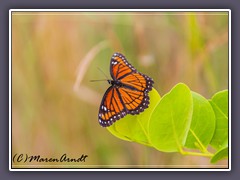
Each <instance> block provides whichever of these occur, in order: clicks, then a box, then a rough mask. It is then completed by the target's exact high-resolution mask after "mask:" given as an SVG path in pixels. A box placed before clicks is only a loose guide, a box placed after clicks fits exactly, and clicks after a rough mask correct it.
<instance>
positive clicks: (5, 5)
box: [0, 0, 240, 180]
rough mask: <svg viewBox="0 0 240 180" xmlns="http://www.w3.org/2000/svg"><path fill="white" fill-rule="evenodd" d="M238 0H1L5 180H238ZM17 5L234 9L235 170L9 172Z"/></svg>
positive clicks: (0, 116)
mask: <svg viewBox="0 0 240 180" xmlns="http://www.w3.org/2000/svg"><path fill="white" fill-rule="evenodd" d="M239 5H240V4H239V2H238V1H229V0H211V1H209V0H202V1H192V0H182V1H179V0H169V1H156V0H148V1H145V0H132V1H128V2H122V1H116V2H114V1H109V0H102V1H101V2H100V1H98V0H88V1H87V2H85V1H84V0H83V1H78V2H76V1H74V0H68V1H64V0H51V1H48V0H41V1H38V2H36V1H31V0H21V1H14V0H1V1H0V39H1V41H0V47H1V48H0V107H1V108H0V120H1V121H0V123H1V124H0V142H1V150H0V177H1V178H3V179H8V178H11V179H18V180H23V179H24V180H25V179H27V178H29V179H42V178H48V177H49V178H51V179H58V180H61V179H66V178H69V177H70V178H71V179H79V178H98V179H101V178H102V179H103V178H104V179H106V178H108V179H115V180H118V179H121V180H122V179H124V178H129V179H130V178H131V179H138V180H139V179H146V178H149V177H151V179H159V178H163V179H164V178H170V179H173V178H176V179H178V178H180V177H181V176H182V177H183V178H184V179H195V180H198V179H199V180H202V179H203V178H209V179H210V178H211V179H213V180H214V179H216V180H225V179H226V178H230V179H233V178H234V179H238V178H239V175H240V173H239V171H238V170H239V169H240V164H239V162H238V160H239V152H240V143H239V140H238V137H240V131H239V129H238V128H239V127H240V121H239V120H238V118H237V117H239V116H240V111H239V106H238V105H239V101H240V95H239V91H237V90H238V89H239V87H240V82H239V81H238V79H237V77H240V71H239V70H238V69H239V67H240V61H239V57H240V51H239V50H238V47H240V41H238V40H239V39H240V36H239V32H240V22H239V21H238V18H237V17H239V16H240V8H239ZM14 8H22V9H26V8H62V9H63V8H69V9H71V8H89V9H90V8H150V9H151V8H156V9H166V8H168V9H173V8H185V9H186V8H213V9H214V8H218V9H231V12H232V20H231V21H232V27H231V31H232V33H231V36H232V42H231V54H232V55H231V67H232V69H231V80H232V82H231V88H232V89H231V90H232V92H231V97H234V98H232V101H231V109H232V114H231V119H232V132H231V135H232V160H231V163H232V167H231V169H232V171H231V172H210V173H208V172H207V173H206V172H205V173H203V172H180V173H179V172H154V173H153V172H131V173H130V172H78V173H77V172H76V173H71V174H70V172H65V173H61V174H59V173H60V172H30V173H29V172H9V170H8V167H9V158H8V157H9V156H8V154H9V151H8V135H9V134H8V129H9V127H8V125H9V123H8V114H9V111H8V110H9V109H8V94H9V89H8V83H9V82H8V52H9V51H8V10H9V9H14Z"/></svg>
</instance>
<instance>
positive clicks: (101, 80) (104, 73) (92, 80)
mask: <svg viewBox="0 0 240 180" xmlns="http://www.w3.org/2000/svg"><path fill="white" fill-rule="evenodd" d="M98 70H99V71H101V72H102V73H103V75H104V76H105V77H106V79H96V80H90V82H96V81H108V79H109V78H108V77H107V75H106V74H105V73H104V72H103V71H102V70H101V69H100V68H99V67H98Z"/></svg>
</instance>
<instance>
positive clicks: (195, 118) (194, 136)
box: [185, 92, 215, 150]
mask: <svg viewBox="0 0 240 180" xmlns="http://www.w3.org/2000/svg"><path fill="white" fill-rule="evenodd" d="M192 97H193V115H192V122H191V127H190V131H189V132H188V137H187V141H186V144H185V147H187V148H193V149H199V147H200V148H201V147H202V146H204V149H206V147H207V145H208V144H209V143H210V141H211V139H212V137H213V133H214V130H215V114H214V111H213V109H212V106H211V104H210V103H209V102H208V100H207V99H205V98H204V97H203V96H201V95H200V94H198V93H195V92H192ZM196 144H197V146H196ZM200 150H202V149H200Z"/></svg>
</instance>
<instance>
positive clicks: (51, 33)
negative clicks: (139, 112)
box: [12, 12, 229, 168]
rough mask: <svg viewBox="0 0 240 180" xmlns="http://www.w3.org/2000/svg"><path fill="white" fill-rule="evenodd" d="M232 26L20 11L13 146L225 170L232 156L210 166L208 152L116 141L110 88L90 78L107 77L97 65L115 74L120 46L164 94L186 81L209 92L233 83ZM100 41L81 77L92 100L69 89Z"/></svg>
mask: <svg viewBox="0 0 240 180" xmlns="http://www.w3.org/2000/svg"><path fill="white" fill-rule="evenodd" d="M228 33H229V32H228V14H227V13H224V12H215V13H211V12H198V13H197V12H196V13H194V12H186V13H184V12H168V13H166V12H151V13H150V12H108V13H107V12H98V13H96V12H88V13H87V12H72V13H70V12H55V13H51V12H14V13H13V14H12V153H13V154H15V153H28V154H29V155H38V154H39V155H41V156H43V157H55V158H57V157H59V156H61V155H62V154H64V153H67V154H68V155H69V156H70V157H73V158H76V157H78V156H81V154H83V153H84V154H87V155H88V156H89V157H88V159H87V160H86V162H85V163H82V164H81V163H80V164H79V163H71V164H67V163H66V164H63V163H62V164H61V167H73V165H77V166H74V167H129V166H130V167H146V165H152V166H148V167H162V168H165V167H167V168H169V167H195V168H196V167H204V168H206V167H226V166H227V162H226V161H221V162H219V163H218V164H216V165H210V163H209V160H208V159H207V158H202V157H188V156H186V157H183V156H182V155H179V154H177V153H176V154H175V153H169V154H168V153H161V152H158V151H156V150H154V149H151V148H148V147H145V146H141V145H138V144H136V143H131V142H126V141H121V140H120V139H118V138H115V137H114V136H112V135H111V134H110V133H109V132H108V131H107V130H106V129H105V128H102V127H100V125H99V124H98V119H97V115H98V108H99V104H100V101H101V97H102V96H103V94H104V92H105V90H106V89H107V87H108V86H109V85H108V84H107V83H106V82H96V83H91V82H90V80H91V79H103V78H104V75H103V74H102V73H101V72H100V71H98V67H99V68H101V69H102V71H104V72H105V74H107V75H108V76H109V77H110V74H109V62H110V58H111V56H112V54H113V53H114V52H117V51H118V52H121V53H123V54H125V56H126V57H127V59H128V60H129V62H131V64H133V65H134V66H135V67H136V68H137V69H138V70H139V71H140V72H143V73H144V74H147V75H149V76H150V77H152V78H153V79H154V81H155V84H154V88H155V89H157V90H158V92H159V93H160V95H161V96H162V95H164V94H165V93H166V92H168V91H169V90H170V89H171V88H172V87H173V86H174V85H175V84H176V83H178V82H183V83H185V84H187V85H188V86H189V87H190V89H192V90H193V91H195V92H198V93H200V94H202V95H203V96H205V97H206V98H210V97H211V96H212V95H213V94H214V93H215V92H217V91H220V90H222V89H227V88H228V53H229V49H228ZM102 41H104V42H106V43H107V45H106V47H105V48H102V49H101V50H100V51H99V53H97V54H96V56H93V59H92V60H91V62H90V64H89V65H88V66H86V67H85V68H87V69H86V73H84V76H83V79H82V81H81V84H83V85H84V87H88V88H89V89H91V90H92V91H93V92H94V94H95V95H96V96H94V97H96V98H92V97H93V96H92V94H90V91H88V89H87V90H86V91H84V93H83V94H82V96H84V97H85V98H86V99H88V98H89V100H88V101H86V99H85V100H84V99H82V96H79V95H77V93H76V92H75V91H74V90H73V89H74V88H73V86H74V84H75V82H76V78H77V74H78V73H79V72H78V66H79V64H81V65H83V63H82V62H83V61H84V57H85V56H86V54H88V53H89V52H90V50H91V49H92V48H93V47H95V46H96V45H97V44H99V43H100V42H102ZM80 88H81V87H80ZM82 89H84V88H82ZM19 164H22V165H23V166H21V167H26V166H27V165H28V164H26V163H25V164H23V163H19ZM34 165H35V166H34V167H39V166H40V165H43V164H38V163H34ZM52 165H56V163H48V166H50V167H56V166H52ZM84 165H91V166H84ZM101 165H107V166H101ZM114 165H119V166H114ZM31 167H33V166H31ZM44 167H47V166H44ZM58 167H60V166H58Z"/></svg>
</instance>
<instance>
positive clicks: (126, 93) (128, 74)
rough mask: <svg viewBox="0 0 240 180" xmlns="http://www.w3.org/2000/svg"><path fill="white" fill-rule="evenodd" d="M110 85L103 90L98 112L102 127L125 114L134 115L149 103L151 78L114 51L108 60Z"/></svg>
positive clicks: (151, 85)
mask: <svg viewBox="0 0 240 180" xmlns="http://www.w3.org/2000/svg"><path fill="white" fill-rule="evenodd" d="M110 74H111V77H112V80H107V81H108V83H109V84H110V85H111V86H110V87H109V88H108V89H107V90H106V92H105V94H104V96H103V98H102V101H101V104H100V108H99V113H98V119H99V123H100V125H101V126H102V127H107V126H110V125H112V124H113V123H114V122H115V121H116V120H119V119H121V118H123V117H124V116H126V115H127V114H132V115H136V114H139V113H141V112H143V111H144V110H145V109H146V108H148V105H149V96H148V93H149V91H151V90H152V87H153V83H154V82H153V79H152V78H150V77H149V76H147V75H144V74H142V73H140V72H138V71H137V70H136V69H135V68H134V67H133V66H132V65H131V64H130V63H129V62H128V61H127V59H126V58H125V56H124V55H122V54H121V53H114V54H113V56H112V58H111V61H110Z"/></svg>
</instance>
